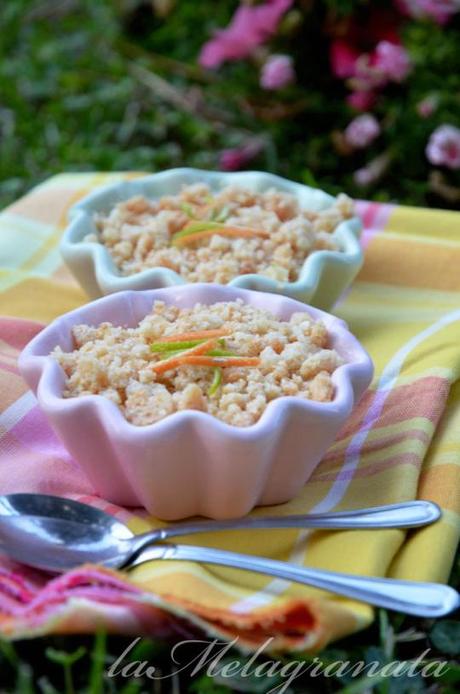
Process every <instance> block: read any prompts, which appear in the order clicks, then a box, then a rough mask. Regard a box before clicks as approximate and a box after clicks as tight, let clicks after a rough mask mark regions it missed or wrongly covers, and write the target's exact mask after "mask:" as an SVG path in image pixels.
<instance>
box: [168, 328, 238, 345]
mask: <svg viewBox="0 0 460 694" xmlns="http://www.w3.org/2000/svg"><path fill="white" fill-rule="evenodd" d="M225 335H228V330H226V329H225V328H218V329H216V330H196V331H195V332H193V331H191V332H188V333H177V334H176V335H169V336H168V337H161V338H160V339H159V340H155V343H156V344H163V343H164V342H186V341H187V340H206V339H209V338H210V337H225ZM200 346H201V345H200Z"/></svg>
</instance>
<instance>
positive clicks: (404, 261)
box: [0, 174, 460, 651]
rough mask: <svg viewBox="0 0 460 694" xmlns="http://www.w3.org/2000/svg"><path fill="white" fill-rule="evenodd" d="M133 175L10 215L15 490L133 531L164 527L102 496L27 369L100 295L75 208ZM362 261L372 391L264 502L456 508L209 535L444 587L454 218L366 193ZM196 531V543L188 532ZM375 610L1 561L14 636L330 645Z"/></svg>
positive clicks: (175, 576)
mask: <svg viewBox="0 0 460 694" xmlns="http://www.w3.org/2000/svg"><path fill="white" fill-rule="evenodd" d="M134 175H136V174H65V175H60V176H56V177H54V178H52V179H50V180H49V181H47V182H45V183H44V184H43V185H40V186H38V188H35V189H34V190H33V191H32V192H31V193H30V194H28V195H27V196H25V197H24V198H22V199H21V200H20V201H18V202H17V203H15V204H14V205H12V206H11V207H9V208H8V209H7V210H5V211H4V212H3V213H2V214H1V215H0V263H1V268H0V315H2V316H4V318H2V319H1V321H0V384H1V388H0V411H1V414H0V493H12V492H19V491H30V492H31V491H37V492H45V493H52V494H62V495H67V496H69V497H71V498H73V499H79V500H83V501H85V502H87V503H91V504H94V505H95V506H98V507H100V508H104V509H106V510H107V511H109V512H110V513H113V514H116V515H117V516H119V517H120V518H121V519H123V520H124V521H125V522H127V523H128V525H129V526H130V527H131V528H132V530H133V531H135V532H140V531H143V530H147V529H148V528H151V527H157V526H159V525H161V523H160V522H159V521H156V520H155V519H153V518H149V517H148V516H147V515H146V513H145V512H142V511H140V510H138V509H134V510H133V509H130V510H127V509H121V508H117V507H114V506H113V505H110V504H108V503H107V502H105V501H104V500H102V499H100V498H98V497H96V496H94V494H93V490H92V489H91V487H90V484H89V482H88V480H87V479H86V478H85V476H84V474H83V473H82V472H81V470H80V469H79V467H78V465H77V464H76V463H75V461H73V460H72V459H71V458H70V456H69V454H68V453H67V452H66V450H65V449H64V448H63V447H62V445H61V444H60V442H59V441H58V440H57V438H56V437H55V436H54V434H53V432H52V431H51V430H50V428H49V426H48V424H47V422H46V420H45V418H44V417H43V416H42V414H41V413H40V411H39V410H38V408H37V406H36V401H35V399H34V397H33V396H32V394H31V393H30V391H28V390H27V388H26V386H25V384H24V383H23V381H22V379H21V378H20V376H19V375H18V372H17V368H16V358H17V355H18V352H19V351H20V350H21V349H22V347H23V346H24V345H25V344H26V343H27V342H28V340H29V339H30V338H31V337H32V336H33V335H34V334H35V333H36V332H37V331H39V330H40V328H41V327H42V325H43V324H44V323H47V322H49V321H51V320H52V319H53V318H55V317H56V316H58V315H60V314H62V313H64V312H66V311H69V310H71V309H73V308H75V307H76V306H79V305H80V304H82V303H83V302H85V301H86V300H87V298H86V296H85V295H84V293H83V292H82V290H81V289H80V288H79V287H78V286H77V284H76V283H75V281H74V280H73V279H72V277H71V276H70V275H69V273H68V271H67V270H66V268H65V267H64V266H63V264H62V262H61V259H60V256H59V252H58V242H59V237H60V235H61V233H62V230H63V228H64V226H65V223H66V214H67V210H68V208H69V206H70V205H72V204H73V203H74V202H75V201H76V200H78V199H79V198H80V197H81V196H83V195H85V194H86V193H88V192H89V191H90V190H92V189H93V188H94V187H95V186H98V185H101V184H105V183H109V182H114V181H116V180H120V179H121V178H127V177H129V176H134ZM358 211H359V213H360V214H361V216H362V218H363V221H364V226H365V232H364V234H363V239H362V240H363V245H364V248H365V257H366V260H365V264H364V268H363V269H362V271H361V273H360V275H359V277H358V278H357V280H356V281H355V283H354V285H353V287H352V288H351V290H350V291H349V292H348V293H347V296H346V297H345V299H344V300H343V301H342V303H341V304H340V306H339V307H338V308H337V310H336V312H337V313H338V314H339V315H340V316H341V317H342V318H344V319H345V320H346V321H347V322H348V323H349V325H350V328H351V330H352V331H353V332H354V333H355V334H356V336H357V337H358V338H359V339H360V340H361V341H362V342H363V344H364V345H365V347H366V348H367V349H368V350H369V352H370V354H371V356H372V357H373V359H374V362H375V365H376V375H375V378H374V382H373V384H372V386H371V388H370V390H369V391H368V392H367V393H366V395H365V396H364V397H363V399H362V400H361V402H360V403H359V405H358V406H357V408H356V410H355V412H354V414H353V416H352V417H351V419H350V421H349V422H348V424H347V426H346V427H345V429H344V430H343V431H342V432H341V434H340V436H339V438H338V440H337V441H336V443H335V444H334V445H333V446H332V447H331V449H330V450H329V451H328V453H327V455H326V456H325V458H324V460H323V461H322V463H321V465H320V466H319V467H318V468H317V470H316V472H315V473H314V475H313V477H312V479H311V480H310V481H309V482H308V484H307V485H306V486H305V488H304V490H303V492H302V493H301V494H300V495H299V496H298V497H297V498H296V499H294V500H293V501H291V502H290V503H288V504H285V505H283V506H277V507H274V508H270V509H259V510H257V511H256V512H255V513H257V514H260V513H273V514H280V515H281V514H288V513H306V512H308V511H316V512H324V511H332V510H345V509H353V508H358V507H362V506H372V505H377V504H384V503H395V502H399V501H404V500H408V499H415V498H421V499H431V500H433V501H436V502H437V503H438V504H440V506H441V507H442V508H443V511H444V514H443V519H442V521H441V522H440V523H437V524H435V525H434V526H431V527H428V528H424V529H421V530H417V531H411V532H409V533H407V532H404V531H401V530H382V531H379V532H374V531H341V532H307V531H298V530H279V531H278V530H275V531H271V532H270V533H267V532H264V531H238V532H231V533H225V534H219V535H217V534H215V535H211V534H209V535H204V536H200V543H203V544H206V545H210V546H218V547H221V548H225V549H233V550H236V551H240V552H247V553H254V554H263V555H266V556H271V557H273V558H276V559H281V560H286V561H291V562H295V563H297V564H304V565H306V566H311V567H320V568H324V569H329V570H335V571H344V572H350V573H356V574H361V575H369V576H384V575H387V576H394V577H397V578H404V579H417V580H433V581H446V579H447V577H448V574H449V570H450V568H451V564H452V560H453V555H454V552H455V547H456V544H457V541H458V537H459V514H460V496H459V490H460V483H459V482H460V465H459V463H460V408H459V407H458V402H459V400H460V385H459V384H458V383H456V382H457V379H458V376H459V369H460V351H459V344H460V308H459V306H460V275H459V272H458V267H459V266H460V235H459V232H458V229H459V216H458V214H456V213H453V212H443V211H437V210H426V209H415V208H409V207H397V206H392V205H381V204H377V203H368V202H362V203H359V209H358ZM194 540H195V541H196V538H194V539H193V538H185V541H190V542H193V541H194ZM372 619H373V610H372V609H371V608H370V607H369V606H367V605H363V604H361V603H358V602H353V601H351V600H347V599H344V598H341V597H338V596H335V595H330V594H327V593H324V592H322V591H319V590H315V589H310V588H307V587H304V586H299V585H295V584H290V583H287V582H285V581H281V580H272V579H270V578H267V577H264V576H260V575H256V574H251V573H247V572H243V571H237V570H234V569H226V568H223V567H222V568H221V567H209V566H200V565H198V564H192V563H187V562H156V563H149V564H145V565H143V566H141V567H138V568H137V569H135V570H134V571H133V572H131V573H129V574H122V573H116V572H111V571H107V570H103V569H100V568H97V567H94V566H84V567H80V568H79V569H77V570H74V571H71V572H69V573H68V574H66V575H64V576H60V577H58V578H53V579H50V578H49V577H47V576H46V575H44V574H40V573H39V572H35V571H32V570H30V569H26V568H24V567H22V566H20V565H17V564H13V563H12V562H9V561H8V560H7V559H6V558H1V563H0V634H3V635H10V636H13V637H20V636H25V635H27V636H31V635H37V634H45V633H50V632H53V633H64V632H69V631H74V632H83V631H91V630H94V629H95V628H97V627H98V626H100V625H104V626H105V627H106V628H107V629H108V630H111V631H115V632H123V633H133V634H136V635H140V634H142V633H145V632H148V633H150V634H152V635H158V636H160V637H162V636H169V635H171V634H174V633H175V632H178V633H179V632H180V633H184V630H185V632H187V631H190V630H193V629H195V630H196V627H198V628H200V629H202V630H204V631H205V632H206V633H207V634H209V635H211V636H218V637H220V638H226V639H233V638H234V637H235V636H238V637H239V645H240V646H242V647H246V648H248V649H254V648H257V647H258V646H259V645H260V644H262V643H263V642H265V640H266V638H267V636H273V637H274V640H273V641H272V643H271V648H272V649H273V650H275V649H276V650H285V651H289V650H291V651H292V650H318V649H320V648H322V647H324V646H325V645H326V644H327V643H329V642H330V641H332V640H334V639H337V638H339V637H342V636H345V635H347V634H350V633H352V632H354V631H356V630H358V629H362V628H364V627H366V626H367V625H369V624H370V622H371V621H372Z"/></svg>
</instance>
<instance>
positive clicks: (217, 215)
mask: <svg viewBox="0 0 460 694" xmlns="http://www.w3.org/2000/svg"><path fill="white" fill-rule="evenodd" d="M229 214H230V208H229V207H228V205H226V206H225V207H222V209H221V210H215V211H214V212H213V216H212V220H213V221H214V222H221V223H222V222H225V220H226V219H227V217H228V216H229Z"/></svg>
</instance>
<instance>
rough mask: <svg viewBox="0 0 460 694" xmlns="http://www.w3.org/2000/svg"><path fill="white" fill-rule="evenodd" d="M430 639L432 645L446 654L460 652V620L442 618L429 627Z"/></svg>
mask: <svg viewBox="0 0 460 694" xmlns="http://www.w3.org/2000/svg"><path fill="white" fill-rule="evenodd" d="M429 637H430V641H431V643H432V644H433V646H434V647H435V648H436V649H437V650H438V651H439V652H440V653H445V654H446V655H459V654H460V622H455V621H454V620H453V619H442V620H441V621H439V622H436V624H435V625H434V627H433V628H432V629H431V631H430V634H429Z"/></svg>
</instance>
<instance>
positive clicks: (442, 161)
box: [425, 125, 460, 169]
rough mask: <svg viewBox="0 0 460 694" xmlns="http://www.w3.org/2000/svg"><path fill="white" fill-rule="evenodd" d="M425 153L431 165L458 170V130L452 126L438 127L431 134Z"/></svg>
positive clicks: (459, 140)
mask: <svg viewBox="0 0 460 694" xmlns="http://www.w3.org/2000/svg"><path fill="white" fill-rule="evenodd" d="M425 153H426V156H427V159H428V160H429V161H430V162H431V163H432V164H436V165H438V166H447V167H448V168H449V169H460V130H459V129H458V128H456V127H455V126H454V125H440V126H439V128H436V130H434V131H433V132H432V133H431V136H430V139H429V140H428V144H427V146H426V149H425Z"/></svg>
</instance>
